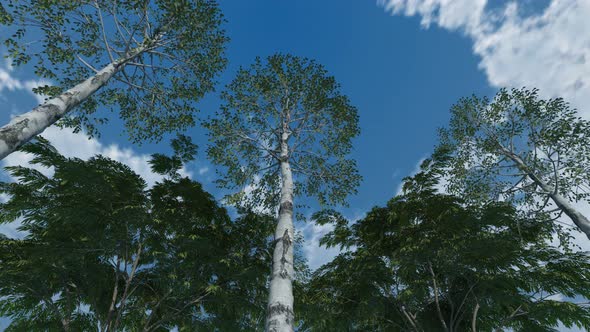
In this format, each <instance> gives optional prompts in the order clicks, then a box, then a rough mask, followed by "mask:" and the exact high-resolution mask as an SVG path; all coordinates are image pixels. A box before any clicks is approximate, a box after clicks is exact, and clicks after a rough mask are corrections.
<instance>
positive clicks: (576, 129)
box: [436, 89, 590, 217]
mask: <svg viewBox="0 0 590 332" xmlns="http://www.w3.org/2000/svg"><path fill="white" fill-rule="evenodd" d="M436 155H439V156H440V155H446V156H447V157H446V158H447V159H448V161H447V164H446V165H445V166H446V168H447V175H448V180H449V185H448V189H449V190H450V192H452V193H454V194H457V195H462V196H463V195H464V196H465V197H466V198H469V199H470V200H472V201H490V200H496V199H502V200H509V201H512V202H515V203H517V204H520V205H521V206H522V207H526V208H528V209H529V210H530V211H532V212H539V211H543V212H550V213H558V214H559V215H560V214H561V213H562V212H563V211H562V210H560V209H557V210H554V211H550V210H551V208H550V203H551V201H550V196H551V195H553V194H559V195H561V196H563V197H564V198H566V199H567V200H569V201H570V202H574V201H580V200H582V201H584V200H585V201H588V199H589V198H590V196H589V194H590V193H589V190H590V122H588V121H586V120H584V119H582V118H580V117H579V116H578V115H577V114H576V111H575V110H574V109H572V108H571V107H570V106H569V105H568V104H567V103H566V102H564V101H563V100H562V99H560V98H558V99H550V100H542V99H540V98H539V96H538V92H537V90H526V89H520V90H517V89H513V90H511V91H508V90H500V92H499V93H498V94H497V95H496V96H495V97H494V98H493V99H492V100H489V99H488V98H478V97H476V96H473V97H471V98H463V99H461V100H460V101H459V102H458V103H457V104H456V105H454V106H453V107H452V109H451V121H450V124H449V126H448V128H445V129H442V130H441V144H440V146H439V147H438V151H437V153H436ZM533 178H536V179H538V181H535V180H533ZM540 182H543V183H545V184H546V185H547V187H546V188H543V187H542V186H541V185H540ZM553 217H557V216H556V215H555V214H554V215H553Z"/></svg>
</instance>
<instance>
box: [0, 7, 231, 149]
mask: <svg viewBox="0 0 590 332" xmlns="http://www.w3.org/2000/svg"><path fill="white" fill-rule="evenodd" d="M222 21H223V18H222V15H221V13H220V10H219V8H218V7H217V4H216V2H215V1H210V0H183V1H179V0H147V1H146V0H100V1H96V0H76V1H70V0H51V1H47V0H27V1H22V0H17V1H15V0H7V1H3V4H1V7H0V24H2V25H5V27H4V28H5V29H4V30H3V31H6V33H5V34H4V33H3V36H2V37H1V38H0V41H1V42H2V43H3V44H4V45H5V46H6V47H7V48H8V51H9V52H8V57H9V58H10V59H12V63H13V65H17V66H20V65H26V64H30V65H32V66H34V70H35V73H36V74H37V75H38V76H39V77H40V78H42V79H43V80H44V81H45V82H51V83H47V84H48V85H45V86H41V87H39V88H36V89H35V91H36V92H38V93H42V94H46V95H49V96H56V95H59V94H60V93H62V92H64V91H65V90H67V89H69V88H72V87H73V86H75V85H76V84H78V83H80V82H82V81H83V80H85V79H87V78H89V77H92V76H93V75H95V74H96V73H97V71H99V70H101V69H102V68H104V67H105V66H106V65H107V64H109V63H115V62H117V63H119V64H120V66H119V67H120V68H119V69H118V70H119V71H118V73H117V74H116V75H115V77H114V78H113V79H111V81H110V82H109V83H108V85H107V87H106V88H103V89H101V90H100V91H99V92H98V94H95V95H94V96H92V97H90V98H88V99H87V100H86V101H85V102H84V103H83V104H82V105H81V106H80V108H79V109H78V112H76V113H72V114H71V116H70V117H68V118H66V119H63V120H62V122H61V124H63V125H69V126H72V127H74V128H76V129H77V130H80V129H81V128H86V129H87V131H88V133H90V134H91V135H92V134H97V133H98V132H97V131H96V127H95V126H96V125H97V124H101V123H104V122H105V121H106V120H107V117H105V115H104V114H103V115H97V114H96V113H95V112H96V111H97V109H98V107H99V106H100V105H106V106H108V107H110V108H112V109H114V110H117V111H118V112H119V116H120V118H121V119H122V120H123V121H124V122H125V125H126V129H127V132H128V134H129V137H130V138H131V139H132V140H133V141H135V142H140V141H144V140H156V141H157V140H159V139H160V138H161V137H162V135H163V134H164V133H166V132H171V131H177V130H184V129H186V128H187V127H190V126H191V125H193V124H194V119H193V115H194V112H195V105H194V104H195V103H194V102H195V101H196V100H199V99H200V98H201V97H203V95H204V94H205V93H207V92H210V91H212V90H213V87H214V77H215V75H216V74H217V73H218V72H219V71H220V70H221V69H223V68H224V66H225V62H226V60H225V58H224V54H223V53H224V47H225V43H226V42H227V37H226V36H225V33H224V31H223V30H222V29H221V27H220V26H221V23H222ZM39 41H40V42H39Z"/></svg>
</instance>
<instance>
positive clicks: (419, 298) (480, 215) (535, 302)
mask: <svg viewBox="0 0 590 332" xmlns="http://www.w3.org/2000/svg"><path fill="white" fill-rule="evenodd" d="M430 163H431V161H427V162H426V163H425V165H424V166H425V168H424V170H423V171H422V172H421V173H419V174H418V175H417V176H415V177H413V178H409V179H406V183H405V184H406V192H405V194H404V195H402V196H397V197H394V198H393V199H391V200H390V201H389V202H388V204H387V206H385V207H376V208H374V209H373V210H371V211H370V212H369V213H368V214H367V216H366V217H365V218H364V219H362V220H360V221H358V222H356V223H354V224H351V223H350V222H349V221H347V220H346V219H344V218H343V217H342V216H341V215H339V214H338V213H336V212H334V211H323V212H320V213H317V214H316V215H315V218H316V220H317V222H319V223H320V224H325V223H332V224H334V226H335V228H334V230H333V231H332V232H331V233H329V234H327V235H326V236H325V237H324V238H323V239H322V240H321V243H322V244H324V245H326V246H328V247H330V246H342V247H343V248H349V249H350V250H347V251H344V252H343V253H341V254H340V255H338V256H337V257H336V258H335V259H334V260H333V261H332V262H330V263H328V264H326V265H324V266H322V267H321V268H320V269H318V270H317V271H315V272H314V273H313V275H312V278H311V281H310V283H309V284H307V288H306V296H305V298H304V299H302V300H301V301H302V304H300V305H299V308H300V312H301V315H302V316H303V318H302V319H303V320H304V322H305V323H304V330H313V331H472V330H473V331H475V330H477V331H493V330H496V329H506V328H510V329H512V330H514V331H554V330H555V328H556V327H557V325H558V322H559V321H561V322H563V323H564V324H565V325H566V326H573V325H577V326H579V327H583V328H586V329H588V328H589V327H590V308H589V307H588V306H587V305H583V304H582V305H576V304H574V303H570V302H565V301H562V300H560V299H559V296H564V297H575V296H578V297H586V298H590V292H589V290H590V261H589V259H588V255H587V254H586V253H573V252H572V251H567V250H566V251H564V250H561V249H558V248H555V247H552V246H551V245H549V244H548V241H549V240H550V239H551V235H552V234H553V229H552V227H553V226H552V223H548V222H543V221H542V220H535V219H531V218H527V217H525V216H522V215H520V214H518V213H517V211H516V210H515V209H514V207H513V206H511V205H510V204H508V203H498V202H493V203H489V204H486V205H484V206H477V205H470V204H466V203H465V202H464V201H463V200H461V199H459V198H457V197H455V196H451V195H444V194H439V193H437V191H436V189H435V186H436V185H437V183H438V180H437V175H436V174H433V173H431V172H430V171H428V170H427V169H428V168H429V167H432V165H431V164H430ZM473 317H475V319H474V318H473ZM443 322H444V323H443ZM474 326H475V327H474Z"/></svg>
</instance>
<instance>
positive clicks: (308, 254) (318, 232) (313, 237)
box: [303, 222, 341, 271]
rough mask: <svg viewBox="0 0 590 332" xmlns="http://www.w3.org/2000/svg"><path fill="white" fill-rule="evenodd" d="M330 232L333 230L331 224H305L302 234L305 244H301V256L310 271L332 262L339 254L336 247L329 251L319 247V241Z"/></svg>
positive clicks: (338, 249)
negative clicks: (303, 257)
mask: <svg viewBox="0 0 590 332" xmlns="http://www.w3.org/2000/svg"><path fill="white" fill-rule="evenodd" d="M332 230H334V225H332V224H326V225H317V224H316V223H314V222H309V223H307V224H306V225H305V227H304V228H303V234H305V235H306V237H305V243H304V244H303V254H304V255H305V258H306V259H307V263H308V265H309V268H310V269H311V270H312V271H313V270H315V269H317V268H318V267H320V266H322V265H324V264H326V263H328V262H330V261H332V259H333V258H334V257H336V256H338V254H339V253H340V252H341V251H340V248H338V247H332V248H329V249H327V248H325V247H320V239H321V238H322V237H323V236H324V235H326V234H328V233H329V232H331V231H332Z"/></svg>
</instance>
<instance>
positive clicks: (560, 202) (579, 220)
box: [502, 147, 590, 239]
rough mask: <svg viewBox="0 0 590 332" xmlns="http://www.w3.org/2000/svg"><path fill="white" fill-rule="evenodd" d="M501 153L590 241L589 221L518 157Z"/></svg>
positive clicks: (505, 151) (507, 151)
mask: <svg viewBox="0 0 590 332" xmlns="http://www.w3.org/2000/svg"><path fill="white" fill-rule="evenodd" d="M502 152H503V154H504V155H506V156H507V157H508V158H510V159H511V160H512V161H514V162H515V163H516V165H518V167H519V168H520V169H521V170H522V171H524V172H525V173H526V174H527V176H528V177H529V178H530V179H531V180H533V182H535V183H536V184H537V185H538V186H539V187H541V189H543V191H545V192H546V193H547V195H549V197H550V198H551V200H553V202H554V203H555V205H557V207H558V208H559V209H560V210H561V211H563V213H565V214H566V215H567V216H568V217H570V219H571V220H572V221H573V222H574V224H576V226H577V227H578V229H579V230H580V231H582V232H584V234H586V236H587V237H588V239H590V220H588V218H586V216H584V215H583V214H582V213H580V211H578V210H577V209H576V208H574V207H573V206H572V205H571V204H570V202H569V201H568V200H567V199H566V198H565V197H563V196H561V195H560V194H559V193H558V192H557V190H555V188H553V187H552V186H550V185H548V184H547V183H545V181H543V179H541V178H540V177H538V176H537V174H535V173H534V172H533V171H532V170H531V169H530V168H529V167H528V166H527V165H526V164H525V162H524V161H523V160H522V159H521V158H520V157H519V156H518V155H516V154H514V153H512V152H511V151H509V150H507V149H506V148H504V147H502Z"/></svg>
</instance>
